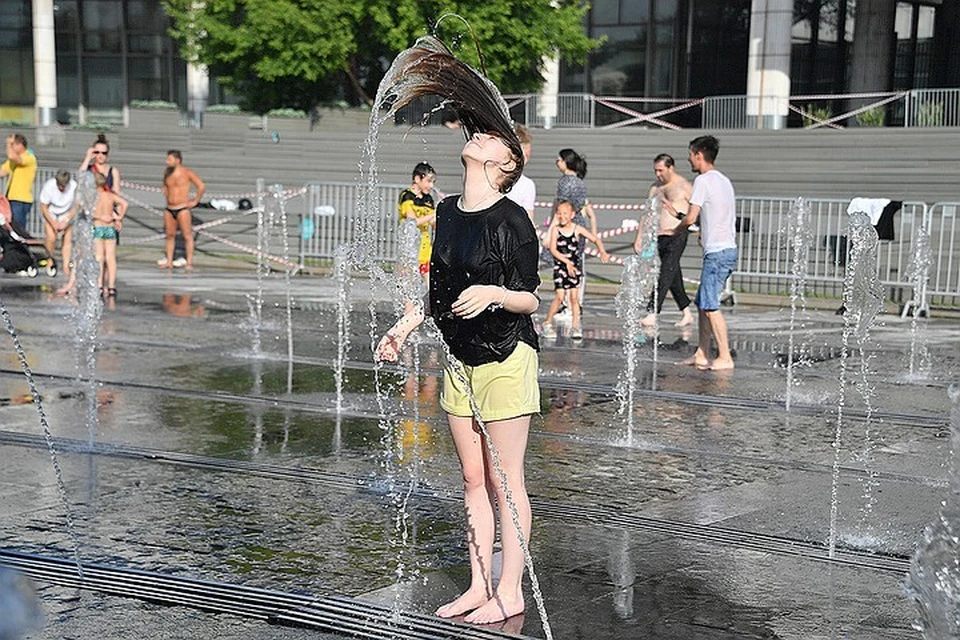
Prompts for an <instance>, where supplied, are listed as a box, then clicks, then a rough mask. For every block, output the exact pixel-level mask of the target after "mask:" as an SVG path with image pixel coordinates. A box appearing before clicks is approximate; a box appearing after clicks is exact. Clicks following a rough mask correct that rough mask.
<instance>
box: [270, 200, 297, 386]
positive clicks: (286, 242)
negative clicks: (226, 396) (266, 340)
mask: <svg viewBox="0 0 960 640" xmlns="http://www.w3.org/2000/svg"><path fill="white" fill-rule="evenodd" d="M270 191H271V193H272V194H273V199H274V202H275V206H276V208H277V210H278V211H279V215H280V219H279V225H280V244H281V246H282V248H283V252H282V257H283V264H284V267H285V268H284V271H283V284H284V293H285V299H286V319H287V393H288V394H289V393H292V392H293V299H292V297H291V294H290V276H291V274H290V269H291V267H290V237H289V236H288V234H287V201H286V198H284V195H283V185H279V184H275V185H273V186H272V187H271V188H270Z"/></svg>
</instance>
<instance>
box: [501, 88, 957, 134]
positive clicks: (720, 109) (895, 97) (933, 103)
mask: <svg viewBox="0 0 960 640" xmlns="http://www.w3.org/2000/svg"><path fill="white" fill-rule="evenodd" d="M504 98H505V99H506V100H507V104H508V105H509V106H510V112H511V114H512V116H513V118H514V119H515V120H517V121H520V122H524V123H526V124H528V125H532V126H543V125H544V124H545V122H544V119H543V118H541V117H540V115H539V114H538V106H539V101H540V99H541V98H540V96H538V95H537V94H522V95H513V96H504ZM749 100H750V98H749V96H746V95H734V96H710V97H706V98H646V97H644V98H641V97H630V96H596V95H593V94H590V93H560V94H558V95H557V116H556V118H555V119H554V121H553V126H555V127H576V128H590V129H592V128H597V127H603V128H617V127H625V126H656V127H661V128H664V129H682V128H692V127H700V128H703V129H752V128H756V127H757V118H756V117H750V116H749V114H748V113H747V104H748V102H749ZM753 100H754V101H756V98H753ZM698 109H699V111H700V113H699V114H697V110H698ZM788 110H789V115H788V118H787V121H786V122H787V126H789V127H794V128H800V127H802V128H807V129H818V128H821V127H827V128H831V129H842V128H844V127H845V126H846V125H847V124H848V123H850V122H856V124H857V125H859V126H897V127H899V126H904V127H957V126H960V89H913V90H911V91H889V92H879V93H856V94H854V93H850V94H814V95H797V96H790V97H789V108H788Z"/></svg>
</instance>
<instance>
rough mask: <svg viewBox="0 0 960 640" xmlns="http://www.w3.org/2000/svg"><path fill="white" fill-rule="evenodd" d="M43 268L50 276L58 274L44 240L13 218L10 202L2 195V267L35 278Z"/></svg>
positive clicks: (0, 202)
mask: <svg viewBox="0 0 960 640" xmlns="http://www.w3.org/2000/svg"><path fill="white" fill-rule="evenodd" d="M41 268H43V269H45V270H46V272H47V275H48V276H50V277H53V276H55V275H57V263H56V261H54V259H53V256H51V255H50V254H49V253H48V252H47V249H46V247H44V246H43V241H41V240H37V239H35V238H33V237H32V236H31V235H30V234H29V233H27V232H26V231H25V230H24V229H22V228H21V227H20V225H18V224H17V223H16V222H14V221H13V220H12V216H11V215H10V203H9V202H8V201H7V199H6V198H4V197H3V196H0V269H3V270H4V271H6V272H7V273H16V274H18V275H22V276H27V277H30V278H35V277H36V276H37V273H39V270H40V269H41Z"/></svg>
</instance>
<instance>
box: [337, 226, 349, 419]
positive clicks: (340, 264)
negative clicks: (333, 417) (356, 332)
mask: <svg viewBox="0 0 960 640" xmlns="http://www.w3.org/2000/svg"><path fill="white" fill-rule="evenodd" d="M333 277H334V278H335V279H336V283H337V362H336V365H335V366H334V369H333V378H334V382H335V384H336V390H337V419H338V420H339V418H340V414H341V413H342V412H343V382H344V379H343V375H344V370H345V368H346V364H347V356H348V355H349V353H350V289H351V282H350V246H349V245H345V244H342V245H340V246H339V247H337V248H336V250H335V251H334V254H333ZM338 425H339V422H338Z"/></svg>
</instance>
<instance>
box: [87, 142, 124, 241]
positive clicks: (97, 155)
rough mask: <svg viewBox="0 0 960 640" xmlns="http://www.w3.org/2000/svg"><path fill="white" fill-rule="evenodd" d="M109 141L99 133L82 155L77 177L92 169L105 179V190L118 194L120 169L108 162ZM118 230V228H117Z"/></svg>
mask: <svg viewBox="0 0 960 640" xmlns="http://www.w3.org/2000/svg"><path fill="white" fill-rule="evenodd" d="M109 156H110V143H109V142H107V136H106V135H104V134H102V133H99V134H97V140H96V142H94V143H93V146H91V147H90V148H89V149H87V155H85V156H84V157H83V162H81V163H80V169H79V174H78V175H77V179H78V180H79V179H80V175H82V174H83V172H84V171H93V172H95V173H99V174H101V175H102V176H104V177H105V178H106V179H107V191H110V192H112V193H116V194H118V195H119V194H120V170H119V169H117V168H116V167H115V166H113V165H111V164H110V163H109V161H108V160H109ZM117 230H118V231H119V228H118V229H117Z"/></svg>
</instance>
